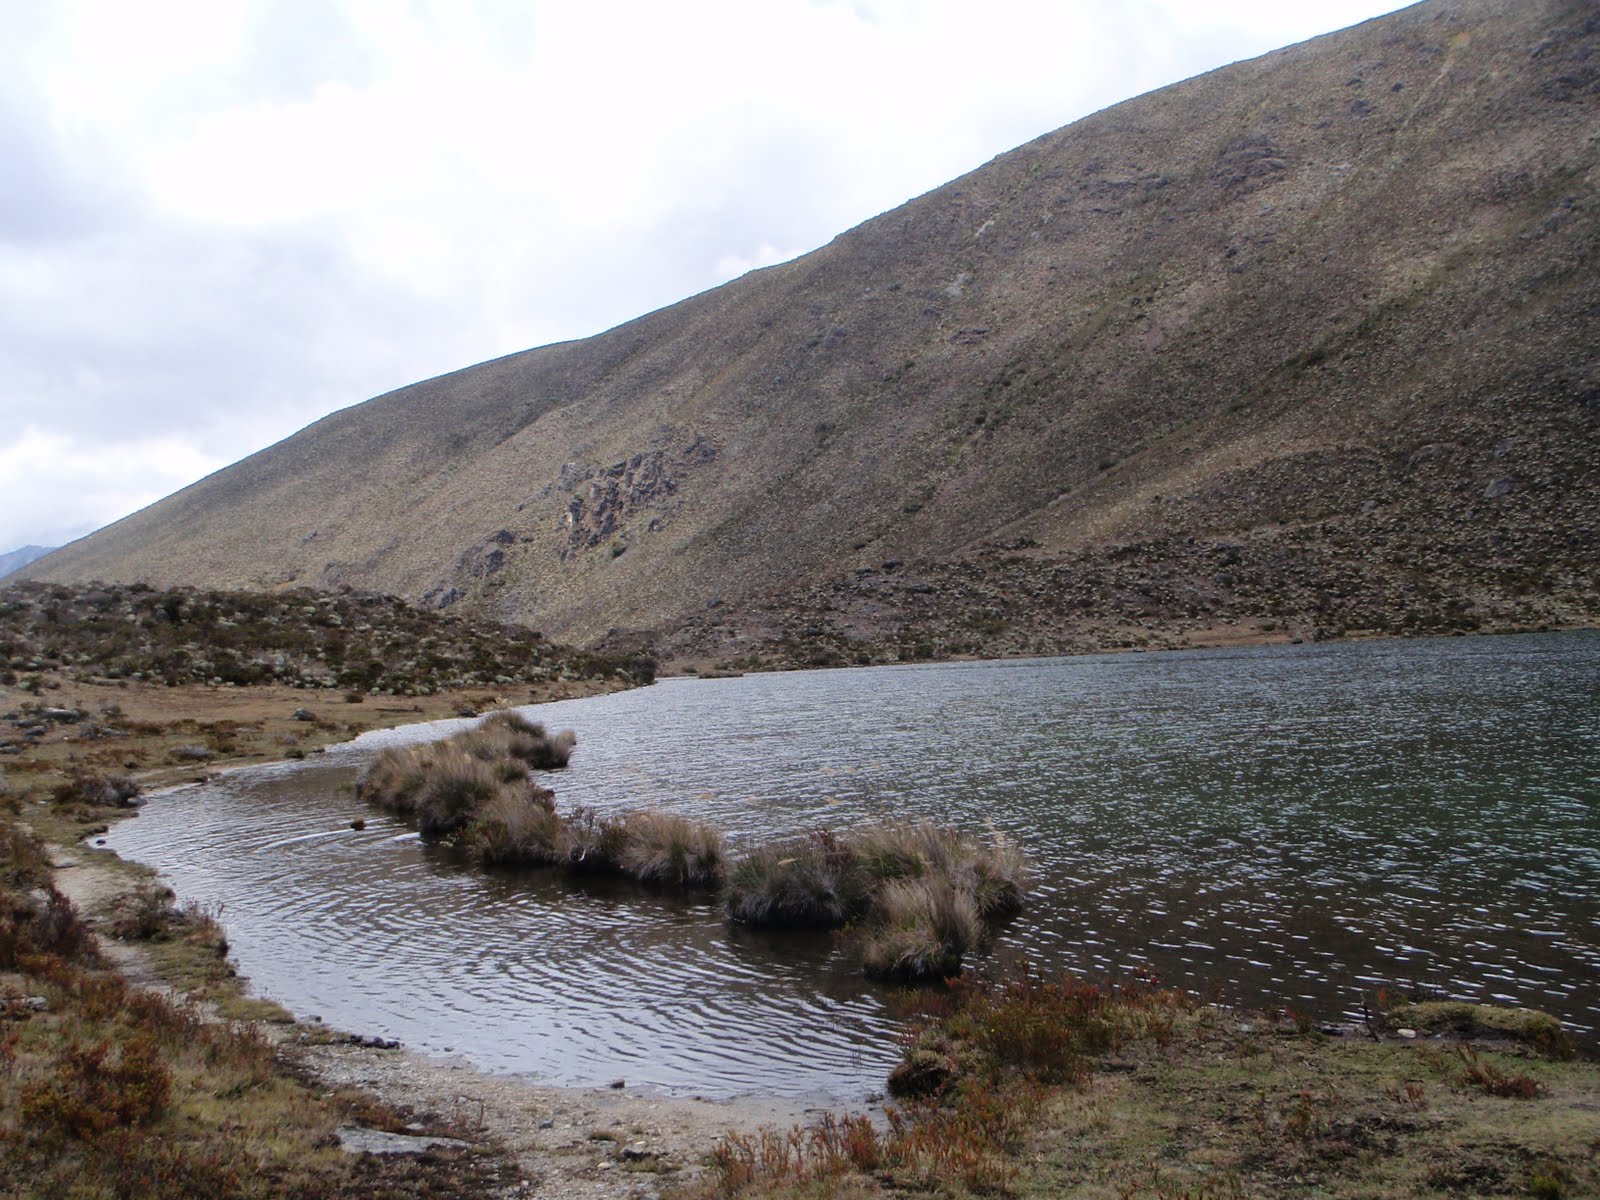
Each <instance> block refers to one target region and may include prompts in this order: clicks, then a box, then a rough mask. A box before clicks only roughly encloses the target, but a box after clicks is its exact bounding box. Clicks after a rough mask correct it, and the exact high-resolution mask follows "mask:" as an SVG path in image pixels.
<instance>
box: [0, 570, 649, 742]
mask: <svg viewBox="0 0 1600 1200" xmlns="http://www.w3.org/2000/svg"><path fill="white" fill-rule="evenodd" d="M45 672H54V673H56V674H57V675H59V676H60V677H61V678H62V679H66V680H81V681H91V680H100V681H112V682H115V681H119V680H126V681H149V682H156V683H163V684H167V685H169V686H174V687H175V686H178V685H181V684H231V685H234V686H239V687H249V686H258V685H264V684H278V685H287V686H291V687H297V688H319V689H339V690H343V691H346V692H348V693H350V694H351V695H363V694H379V693H387V694H393V695H403V696H417V695H430V694H432V693H434V692H439V691H449V690H459V689H464V688H493V687H497V686H501V687H504V686H510V685H513V684H517V685H529V684H540V683H547V682H550V681H552V680H557V679H564V678H590V677H594V676H604V675H609V674H617V675H621V676H623V677H625V678H627V679H628V680H630V681H631V682H635V683H649V682H650V680H651V679H652V678H654V674H655V664H654V663H652V662H651V661H650V660H649V659H646V658H640V657H637V656H633V657H623V656H604V655H596V654H589V653H585V652H583V651H576V650H571V649H569V648H567V647H564V646H555V645H552V644H550V643H549V642H546V641H545V640H544V638H543V637H542V636H541V635H539V634H537V633H534V632H531V631H530V630H528V629H525V628H517V627H508V626H500V625H494V624H489V623H483V622H472V621H467V620H462V619H460V618H457V617H452V616H448V615H445V614H441V613H437V612H431V611H426V610H423V609H418V608H414V607H412V606H411V605H409V604H406V603H405V602H403V601H400V600H396V599H394V598H393V597H387V596H374V595H363V594H358V593H354V592H342V593H339V594H336V595H328V594H317V593H313V592H309V591H305V590H300V591H290V592H273V593H265V592H216V591H195V590H193V589H189V588H168V589H162V590H157V589H155V588H151V587H148V586H146V585H144V584H132V585H130V586H127V587H117V586H102V585H94V584H90V585H86V586H83V587H71V588H69V587H63V586H60V585H51V584H38V583H20V584H14V585H12V586H11V587H8V588H6V589H5V590H4V591H0V683H5V684H9V685H20V686H23V687H24V688H29V685H30V681H33V680H36V678H37V677H38V676H39V675H40V674H41V673H45ZM29 690H33V689H31V688H30V689H29ZM85 715H86V714H85Z"/></svg>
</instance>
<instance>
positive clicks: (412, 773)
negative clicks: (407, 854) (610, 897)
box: [356, 712, 726, 888]
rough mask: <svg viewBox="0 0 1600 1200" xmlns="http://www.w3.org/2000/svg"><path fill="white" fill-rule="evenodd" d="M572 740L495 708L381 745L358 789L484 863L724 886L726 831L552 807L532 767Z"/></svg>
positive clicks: (560, 763) (554, 758)
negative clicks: (427, 741) (421, 742)
mask: <svg viewBox="0 0 1600 1200" xmlns="http://www.w3.org/2000/svg"><path fill="white" fill-rule="evenodd" d="M576 744H577V738H576V737H575V736H574V735H573V733H572V732H571V731H570V730H568V731H564V732H562V733H558V734H554V735H551V734H550V733H548V732H547V731H546V730H545V728H544V726H542V725H539V724H537V723H536V722H533V721H530V720H528V719H527V718H526V717H524V716H522V715H521V714H520V713H516V712H499V713H494V714H492V715H490V716H488V717H486V718H484V720H482V721H481V722H479V723H478V724H477V725H475V726H474V727H473V728H471V729H469V730H467V731H465V732H464V733H460V734H457V735H456V736H455V737H452V738H447V739H445V740H444V741H442V742H436V743H433V744H431V745H427V746H403V747H395V748H393V749H389V750H385V751H383V752H382V753H381V754H379V755H378V756H377V757H376V758H375V759H374V760H373V761H372V763H371V765H370V766H369V767H368V768H367V770H366V771H365V772H363V773H362V775H361V777H360V778H359V779H358V780H357V781H356V794H357V795H359V796H361V797H362V798H363V799H366V800H370V801H371V802H373V803H375V804H378V805H381V806H382V807H384V808H387V809H389V810H390V811H391V812H394V813H396V814H398V815H400V816H402V817H405V818H407V819H408V820H413V821H415V822H416V824H417V828H418V830H419V832H420V833H421V834H422V836H423V837H424V838H425V839H426V840H428V841H431V842H443V843H447V844H450V845H454V846H456V847H458V848H460V849H461V850H463V851H465V852H466V853H467V854H468V855H470V856H471V857H473V858H474V859H476V860H477V861H478V862H480V863H483V864H485V865H493V866H503V867H562V868H565V869H567V870H570V871H573V872H575V873H590V874H593V873H604V874H620V875H627V876H630V877H632V878H634V879H636V880H638V881H639V882H640V883H644V884H650V885H653V886H661V887H681V888H717V887H720V886H721V885H722V881H723V876H724V861H725V857H726V856H725V853H724V850H723V844H722V835H721V834H720V833H718V832H717V831H716V830H715V829H712V828H711V827H710V826H707V825H704V824H700V823H697V822H694V821H690V820H688V819H686V818H684V817H681V816H677V815H675V814H672V813H663V812H635V813H630V814H627V815H626V816H617V817H613V816H605V815H602V814H599V813H597V812H595V811H594V810H592V809H586V808H579V809H576V810H574V811H573V812H571V813H569V814H567V815H562V814H561V813H558V812H557V811H556V806H555V796H554V794H553V793H552V792H550V791H549V790H547V789H545V788H542V787H540V786H538V785H537V784H535V783H534V782H533V781H532V780H531V778H530V777H529V771H530V770H553V769H557V768H561V767H565V766H566V765H567V763H568V762H569V761H570V760H571V757H572V752H573V748H574V747H575V746H576Z"/></svg>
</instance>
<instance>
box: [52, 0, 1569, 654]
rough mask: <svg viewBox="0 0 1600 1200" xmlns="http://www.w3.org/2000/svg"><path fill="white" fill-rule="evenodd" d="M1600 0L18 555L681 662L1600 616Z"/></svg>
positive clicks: (1115, 123) (1311, 86)
mask: <svg viewBox="0 0 1600 1200" xmlns="http://www.w3.org/2000/svg"><path fill="white" fill-rule="evenodd" d="M1597 130H1600V7H1597V6H1596V5H1595V4H1594V3H1593V2H1592V0H1428V2H1427V3H1423V4H1419V5H1416V6H1415V7H1412V8H1409V9H1406V10H1404V11H1402V12H1400V13H1396V14H1394V15H1392V16H1389V17H1385V18H1382V19H1380V20H1377V21H1373V22H1369V23H1367V24H1365V25H1361V26H1358V27H1356V28H1353V29H1350V30H1346V31H1344V32H1342V33H1338V34H1334V35H1330V36H1328V37H1324V38H1319V39H1317V40H1314V41H1311V42H1307V43H1305V44H1302V45H1299V46H1294V47H1290V48H1289V49H1286V50H1282V51H1279V52H1277V53H1274V54H1270V55H1267V56H1265V57H1263V58H1260V59H1257V60H1254V61H1251V62H1246V63H1241V64H1237V65H1235V66H1232V67H1228V68H1226V69H1224V70H1221V71H1217V72H1213V73H1211V74H1209V75H1205V76H1202V77H1199V78H1197V79H1193V80H1190V81H1188V82H1185V83H1182V84H1178V85H1176V86H1174V87H1170V88H1166V89H1163V90H1161V91H1158V92H1154V93H1151V94H1150V95H1147V96H1143V97H1140V98H1138V99H1136V100H1132V101H1129V102H1127V103H1124V104H1121V105H1118V106H1116V107H1114V108H1111V109H1107V110H1105V111H1104V112H1101V113H1098V114H1096V115H1095V116H1092V117H1090V118H1088V119H1086V120H1083V121H1080V122H1078V123H1076V124H1073V125H1070V126H1068V127H1066V128H1064V129H1061V130H1058V131H1056V132H1054V133H1051V134H1047V135H1046V136H1044V137H1041V138H1039V139H1038V140H1036V141H1034V142H1030V143H1028V144H1027V145H1025V146H1022V147H1020V148H1019V149H1017V150H1015V151H1012V152H1011V153H1009V154H1007V155H1004V156H1002V157H1000V158H998V159H996V160H994V161H993V162H991V163H989V164H987V165H986V166H984V167H982V168H980V169H979V170H977V171H974V172H973V173H972V174H970V175H967V176H964V177H963V178H961V179H958V180H956V181H954V182H952V183H950V184H948V185H946V186H945V187H942V188H940V189H938V190H936V191H934V192H931V193H929V194H927V195H925V196H922V197H920V198H918V199H916V200H914V201H912V202H910V203H909V204H906V205H905V206H903V207H901V208H899V209H896V210H894V211H892V212H889V213H886V214H884V215H883V216H880V217H878V218H876V219H874V220H872V221H869V222H867V223H866V224H864V225H861V226H859V227H858V228H856V229H853V230H851V231H849V232H848V233H845V234H842V235H841V236H840V237H838V238H837V239H836V240H835V241H834V242H832V243H831V244H830V245H828V246H826V247H824V248H822V249H821V250H818V251H816V252H815V253H812V254H809V255H807V256H805V257H803V258H801V259H798V260H796V261H794V262H791V263H787V264H784V265H782V266H778V267H773V268H769V269H767V270H763V271H757V272H753V273H751V274H750V275H747V276H745V277H743V278H741V279H738V280H735V281H734V282H732V283H729V284H727V285H725V286H723V287H720V288H717V289H715V290H713V291H710V292H706V293H704V294H702V295H699V296H696V297H693V298H692V299H689V300H686V301H684V302H682V303H680V304H677V305H674V306H672V307H670V308H667V309H663V310H661V311H659V312H655V313H652V314H650V315H648V316H645V317H642V318H640V319H639V320H636V321H633V322H631V323H629V324H627V325H623V326H620V327H618V328H617V329H614V330H611V331H609V332H607V333H604V334H601V335H599V336H597V337H594V338H590V339H587V340H584V341H580V342H571V343H566V344H562V345H555V346H548V347H543V348H540V349H536V350H530V351H527V352H525V353H522V354H518V355H513V356H511V357H508V358H504V359H499V360H496V361H494V362H489V363H484V364H482V365H479V366H475V367H470V368H468V369H466V370H463V371H460V372H457V373H455V374H452V375H447V376H443V377H441V378H438V379H433V380H429V381H427V382H424V383H420V384H417V385H415V386H412V387H409V388H404V389H402V390H400V391H397V392H393V393H390V394H388V395H386V396H380V397H378V398H377V399H374V400H371V401H368V402H367V403H365V404H362V405H358V406H356V407H354V408H351V409H347V410H345V411H342V412H339V413H336V414H334V415H333V416H330V417H327V418H325V419H324V420H322V421H319V422H317V423H316V424H314V425H312V426H310V427H309V428H307V429H306V430H304V431H302V432H301V433H299V434H297V435H295V436H294V437H292V438H289V439H287V440H286V441H284V442H281V443H279V444H278V445H276V446H273V447H271V448H269V449H267V450H265V451H262V452H261V453H259V454H257V455H254V456H252V457H251V458H249V459H246V460H244V461H243V462H240V463H238V464H236V465H234V466H232V467H229V468H227V469H226V470H223V471H220V472H218V473H217V474H215V475H213V476H211V477H209V478H207V479H205V480H203V481H201V482H200V483H197V484H195V485H193V486H192V487H190V488H187V489H185V490H184V491H182V492H179V493H177V494H176V495H174V496H171V497H169V498H167V499H165V500H163V501H161V502H159V503H158V504H155V505H153V506H151V507H150V508H148V509H146V510H144V511H142V512H140V513H138V514H136V515H134V516H132V517H129V518H127V519H126V520H123V521H121V522H119V523H117V524H116V525H113V526H110V527H108V528H107V529H104V530H101V531H100V532H98V533H96V534H94V535H92V536H90V537H88V538H85V539H83V540H82V541H79V542H77V543H74V544H73V545H71V546H69V547H66V548H65V549H62V550H60V551H57V552H56V553H54V554H52V555H50V556H49V557H47V558H46V559H43V560H41V561H40V562H38V563H36V564H34V565H33V566H31V567H29V568H27V569H26V570H25V571H24V572H23V574H24V575H25V576H26V575H31V576H33V577H36V578H50V579H59V580H85V579H94V578H98V579H108V580H124V581H131V580H136V579H143V580H147V581H150V582H153V583H157V584H172V583H188V584H194V585H203V586H208V587H262V586H265V587H285V588H287V587H301V586H312V587H317V588H336V587H338V586H340V585H344V584H348V585H352V586H357V587H360V588H367V589H378V590H382V591H387V592H391V593H394V594H397V595H400V596H404V597H408V598H411V599H414V600H419V601H422V602H425V603H427V604H430V605H435V606H461V607H462V608H464V609H467V610H479V611H483V612H484V613H486V614H487V615H492V616H494V617H496V618H499V619H503V620H512V621H516V622H521V623H526V624H531V625H533V626H535V627H538V628H540V629H542V630H544V631H545V632H547V633H549V634H551V635H552V636H558V637H560V638H562V639H564V640H579V641H587V642H596V641H609V642H611V643H612V644H618V645H622V644H628V645H632V644H643V645H649V646H653V647H655V648H656V649H658V650H659V651H661V652H663V653H666V654H669V655H680V656H689V657H701V658H705V659H708V660H710V659H739V660H744V659H747V658H751V657H752V656H753V659H754V660H760V661H798V662H830V661H853V660H858V659H860V660H869V659H877V658H883V657H892V656H896V655H908V656H916V655H922V654H950V653H963V652H974V653H978V652H984V653H993V652H1015V651H1046V650H1058V649H1075V648H1090V647H1095V646H1102V645H1124V644H1128V645H1140V644H1150V645H1160V644H1173V643H1177V642H1183V641H1186V640H1189V641H1194V640H1207V639H1213V638H1216V637H1228V636H1263V635H1265V636H1289V635H1291V634H1293V635H1296V636H1316V635H1318V634H1319V633H1320V632H1334V633H1338V632H1355V631H1361V630H1376V631H1413V632H1414V631H1424V630H1448V629H1470V628H1526V627H1536V626H1539V625H1544V624H1551V625H1563V624H1581V623H1592V622H1594V621H1595V620H1596V619H1597V617H1600V595H1597V586H1596V585H1597V579H1596V567H1595V564H1596V562H1597V561H1600V553H1597V550H1600V546H1597V539H1596V537H1595V524H1594V513H1595V510H1596V502H1597V500H1600V357H1597V345H1600V335H1597V333H1596V331H1597V330H1600V232H1597V224H1596V205H1597V196H1596V192H1597V183H1600V170H1597V165H1600V135H1597Z"/></svg>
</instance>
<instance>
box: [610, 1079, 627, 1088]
mask: <svg viewBox="0 0 1600 1200" xmlns="http://www.w3.org/2000/svg"><path fill="white" fill-rule="evenodd" d="M607 1086H608V1087H610V1088H612V1089H613V1090H621V1089H622V1088H625V1087H627V1086H628V1081H627V1080H626V1079H613V1080H612V1081H611V1082H610V1083H609V1084H608V1085H607Z"/></svg>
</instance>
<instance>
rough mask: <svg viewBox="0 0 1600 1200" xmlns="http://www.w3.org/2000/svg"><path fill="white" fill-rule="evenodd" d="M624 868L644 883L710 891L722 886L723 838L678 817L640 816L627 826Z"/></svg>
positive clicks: (632, 816)
mask: <svg viewBox="0 0 1600 1200" xmlns="http://www.w3.org/2000/svg"><path fill="white" fill-rule="evenodd" d="M622 832H623V836H622V855H621V865H622V869H623V871H625V872H626V873H627V874H629V875H632V876H633V877H634V878H635V879H637V880H638V881H639V882H640V883H648V884H661V885H665V886H669V887H688V888H707V887H717V886H719V885H720V884H721V883H722V878H723V871H724V854H723V847H722V834H721V833H719V832H717V830H715V829H713V828H711V826H709V825H706V824H704V823H702V822H698V821H691V820H689V819H688V818H686V817H682V816H679V815H678V814H676V813H666V812H637V813H632V814H630V815H629V816H628V817H627V818H626V820H625V821H624V823H623V830H622Z"/></svg>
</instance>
